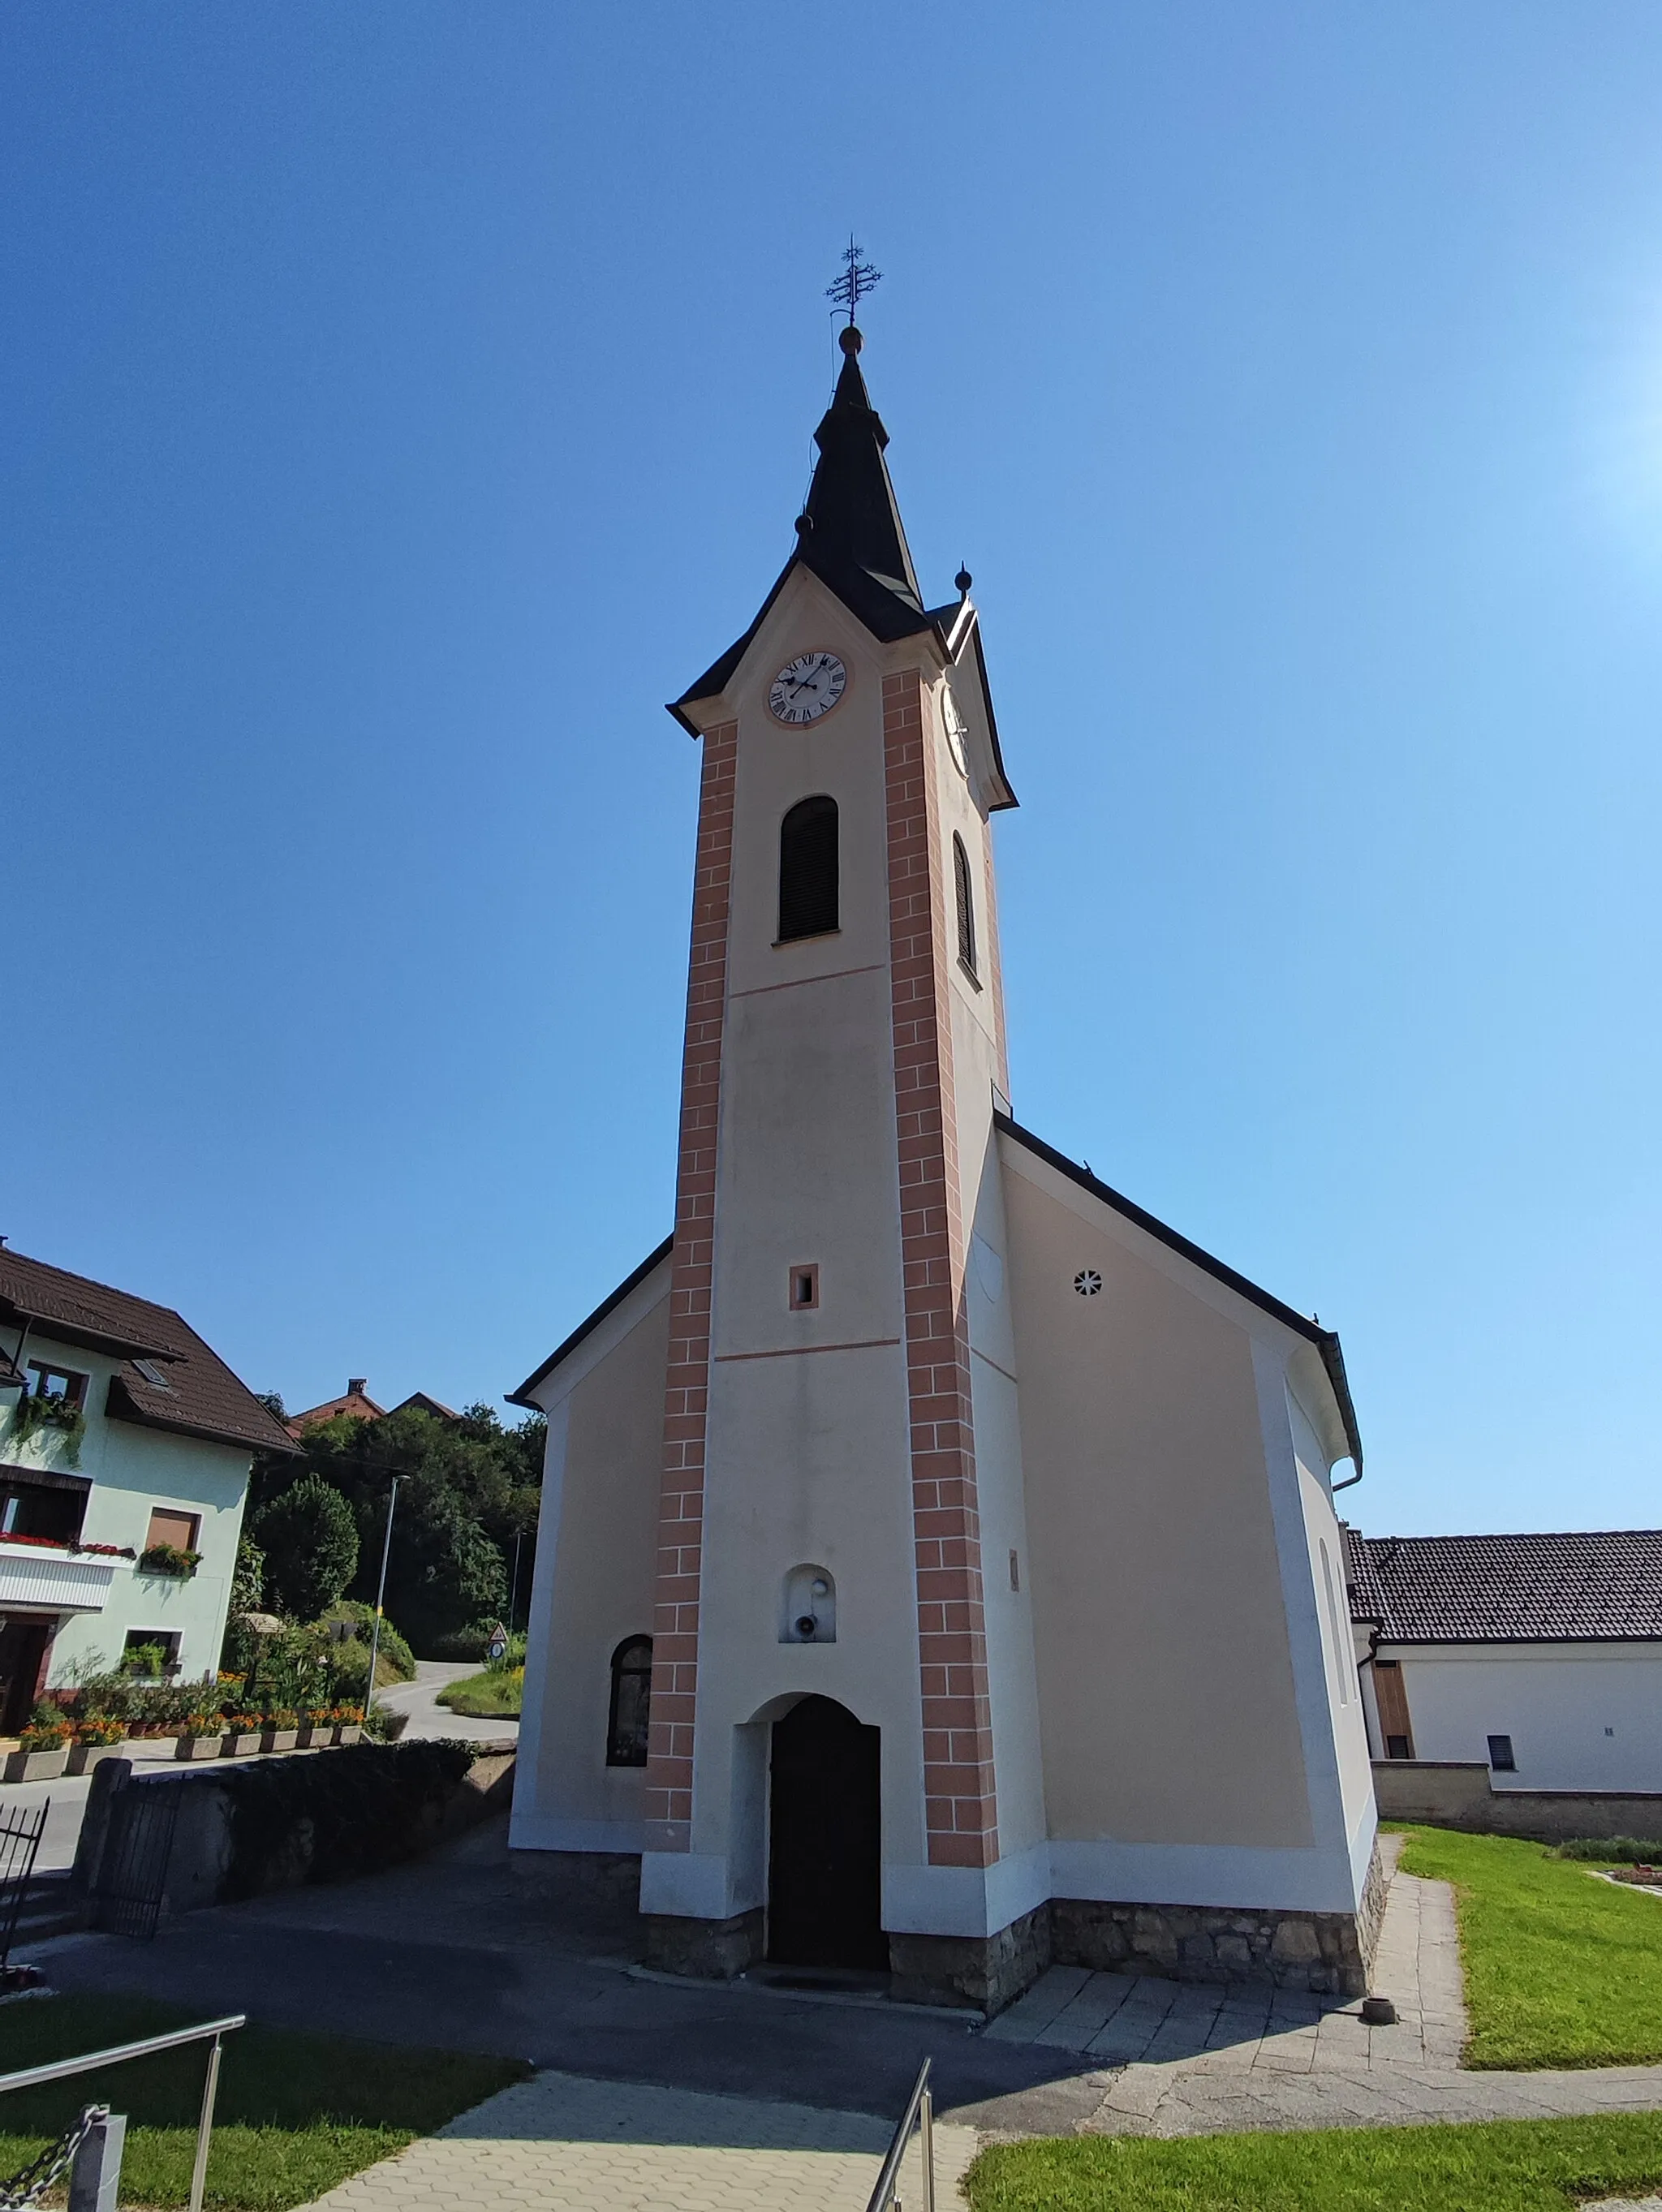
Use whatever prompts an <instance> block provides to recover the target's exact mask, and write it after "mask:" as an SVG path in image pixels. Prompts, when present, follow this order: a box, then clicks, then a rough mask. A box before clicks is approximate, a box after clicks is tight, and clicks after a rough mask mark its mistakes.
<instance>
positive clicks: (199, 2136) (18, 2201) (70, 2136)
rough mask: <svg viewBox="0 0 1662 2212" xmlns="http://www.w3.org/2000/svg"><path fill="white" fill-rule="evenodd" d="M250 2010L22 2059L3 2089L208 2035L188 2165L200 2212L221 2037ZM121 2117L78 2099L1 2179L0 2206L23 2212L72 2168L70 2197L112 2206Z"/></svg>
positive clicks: (195, 2210) (101, 2207) (194, 2208)
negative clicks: (36, 2151)
mask: <svg viewBox="0 0 1662 2212" xmlns="http://www.w3.org/2000/svg"><path fill="white" fill-rule="evenodd" d="M247 2017H248V2015H247V2013H241V2012H238V2013H231V2014H228V2015H227V2016H226V2018H225V2019H223V2020H209V2021H204V2022H203V2023H202V2025H201V2027H176V2028H174V2030H173V2031H172V2032H171V2033H169V2034H167V2035H147V2036H146V2037H145V2038H144V2039H143V2042H142V2043H118V2044H116V2045H113V2047H112V2048H111V2049H110V2050H108V2051H88V2052H87V2053H86V2055H85V2056H84V2057H81V2058H55V2059H53V2060H52V2062H51V2063H49V2064H47V2065H45V2066H26V2067H24V2068H23V2069H22V2071H21V2073H17V2074H0V2097H3V2096H4V2095H5V2093H6V2092H7V2091H8V2090H9V2089H38V2088H40V2087H44V2085H45V2084H46V2082H48V2081H69V2080H70V2079H71V2077H72V2076H73V2075H76V2074H95V2073H97V2072H98V2071H99V2069H100V2068H101V2067H105V2066H120V2065H124V2064H125V2063H126V2061H127V2060H128V2059H130V2058H149V2057H154V2055H155V2052H157V2051H177V2050H179V2049H180V2048H181V2046H182V2045H185V2044H187V2043H206V2044H207V2045H209V2051H208V2071H207V2075H206V2077H205V2078H204V2081H203V2085H202V2117H201V2118H200V2119H199V2120H198V2123H197V2130H196V2165H195V2166H194V2167H193V2168H192V2173H191V2208H190V2212H202V2192H203V2190H204V2187H205V2186H206V2184H207V2179H208V2145H209V2142H210V2140H211V2138H212V2136H213V2132H214V2103H215V2100H216V2098H217V2097H218V2094H219V2054H220V2046H221V2044H222V2040H223V2039H224V2038H225V2037H226V2036H228V2035H229V2034H230V2033H232V2031H233V2030H234V2029H235V2028H239V2027H242V2026H244V2025H245V2023H246V2022H247ZM125 2130H126V2121H125V2118H122V2117H121V2116H120V2115H119V2114H113V2113H112V2112H111V2111H110V2108H109V2106H107V2105H87V2106H82V2111H81V2113H80V2115H79V2117H78V2118H76V2120H75V2121H74V2122H73V2123H72V2124H70V2126H69V2127H68V2128H66V2129H65V2130H64V2133H63V2134H62V2135H61V2136H58V2139H57V2141H56V2142H51V2143H48V2144H47V2146H46V2149H45V2150H44V2151H43V2152H41V2154H40V2156H39V2157H38V2158H36V2159H33V2160H31V2161H30V2163H29V2164H28V2165H27V2166H25V2167H24V2169H23V2171H22V2172H21V2173H16V2174H13V2175H12V2176H11V2177H10V2179H8V2180H6V2181H0V2207H3V2208H4V2212H23V2208H25V2207H27V2206H30V2205H33V2204H38V2203H39V2202H40V2198H41V2197H43V2196H44V2195H45V2194H46V2191H47V2190H49V2189H50V2188H52V2186H53V2185H54V2184H55V2183H56V2182H57V2181H58V2180H59V2179H61V2178H62V2176H63V2173H64V2170H65V2169H66V2168H69V2169H70V2170H71V2179H70V2203H71V2204H72V2205H75V2204H87V2205H90V2206H95V2207H97V2208H98V2212H114V2206H115V2203H116V2194H117V2188H118V2185H119V2181H120V2176H121V2146H122V2142H123V2140H124V2137H125Z"/></svg>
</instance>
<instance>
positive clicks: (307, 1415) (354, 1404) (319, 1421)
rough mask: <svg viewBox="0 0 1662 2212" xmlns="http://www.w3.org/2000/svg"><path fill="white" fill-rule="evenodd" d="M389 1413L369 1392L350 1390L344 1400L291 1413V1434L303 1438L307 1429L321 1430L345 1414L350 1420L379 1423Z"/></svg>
mask: <svg viewBox="0 0 1662 2212" xmlns="http://www.w3.org/2000/svg"><path fill="white" fill-rule="evenodd" d="M386 1411H387V1408H386V1407H385V1406H378V1405H377V1404H376V1403H375V1401H374V1399H373V1398H372V1397H371V1396H370V1395H369V1394H368V1391H367V1390H364V1389H348V1390H347V1393H346V1395H345V1396H344V1398H328V1399H326V1400H325V1401H324V1402H323V1404H322V1405H320V1406H308V1407H307V1408H306V1411H305V1412H304V1413H290V1414H289V1435H290V1436H291V1437H298V1436H301V1435H303V1434H304V1433H305V1431H307V1429H319V1428H321V1427H322V1425H323V1424H324V1423H325V1422H326V1421H333V1420H338V1419H339V1418H340V1416H341V1415H342V1414H343V1413H344V1414H345V1415H346V1417H347V1419H349V1420H353V1421H378V1420H380V1417H381V1415H382V1414H383V1413H385V1412H386Z"/></svg>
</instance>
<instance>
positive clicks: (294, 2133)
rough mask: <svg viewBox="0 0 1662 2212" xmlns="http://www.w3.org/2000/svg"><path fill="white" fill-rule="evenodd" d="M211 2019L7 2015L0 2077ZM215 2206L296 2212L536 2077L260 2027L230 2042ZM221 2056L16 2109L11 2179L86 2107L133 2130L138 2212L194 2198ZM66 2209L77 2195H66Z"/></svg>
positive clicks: (101, 2013)
mask: <svg viewBox="0 0 1662 2212" xmlns="http://www.w3.org/2000/svg"><path fill="white" fill-rule="evenodd" d="M199 2017H201V2015H197V2014H192V2013H183V2012H180V2010H179V2009H178V2008H177V2007H176V2006H174V2005H159V2004H153V2003H151V2002H149V2001H148V2000H146V1999H144V1998H141V1997H102V1996H61V1997H38V1998H35V1997H32V1998H29V1999H27V2000H26V2001H25V2002H21V2003H17V2004H9V2005H4V2006H0V2073H9V2072H11V2071H13V2070H14V2069H17V2068H21V2067H23V2066H30V2065H42V2064H45V2063H46V2061H47V2060H49V2059H52V2058H70V2057H75V2056H76V2055H77V2054H78V2053H79V2052H82V2051H101V2050H106V2049H107V2048H108V2047H109V2046H110V2045H113V2044H117V2043H136V2042H137V2041H138V2040H139V2039H140V2038H141V2037H143V2036H146V2035H156V2034H160V2033H161V2032H162V2031H163V2030H164V2029H166V2028H170V2027H190V2026H192V2025H193V2024H194V2022H195V2021H196V2020H197V2019H198V2018H199ZM224 2052H225V2055H224V2062H223V2064H222V2068H221V2069H220V2076H219V2100H218V2103H217V2106H216V2124H215V2127H214V2140H213V2148H212V2151H211V2153H210V2156H209V2160H208V2195H207V2201H208V2203H210V2204H212V2205H220V2206H224V2207H226V2208H228V2212H287V2208H288V2207H289V2206H290V2205H293V2204H304V2203H308V2202H309V2201H310V2200H311V2199H312V2198H313V2197H318V2196H320V2195H321V2194H322V2192H323V2191H325V2190H326V2189H332V2188H333V2187H334V2186H335V2185H336V2183H337V2182H339V2181H344V2180H345V2179H346V2178H347V2177H348V2175H349V2174H353V2173H356V2172H359V2171H360V2170H361V2169H362V2167H364V2166H373V2165H374V2162H375V2160H377V2159H381V2158H388V2157H390V2156H391V2155H392V2154H393V2152H394V2151H396V2150H401V2149H402V2148H404V2146H405V2143H407V2142H411V2140H412V2139H413V2138H414V2137H415V2136H424V2135H430V2134H431V2133H432V2132H433V2130H435V2128H438V2127H441V2126H442V2125H443V2124H444V2123H445V2121H446V2120H448V2119H452V2118H454V2116H455V2115H456V2114H457V2113H458V2112H466V2109H467V2107H468V2106H470V2105H477V2104H478V2103H479V2102H480V2101H481V2100H483V2099H484V2098H486V2097H489V2096H491V2095H493V2094H494V2093H495V2092H496V2090H498V2089H502V2088H505V2087H507V2086H508V2083H509V2082H510V2081H522V2080H523V2079H524V2078H525V2076H526V2075H527V2074H528V2073H529V2072H530V2070H531V2069H530V2068H529V2067H528V2066H525V2065H522V2064H521V2063H520V2062H519V2061H518V2060H516V2059H512V2058H490V2057H478V2056H477V2055H475V2054H474V2053H472V2052H471V2051H414V2050H404V2049H395V2048H393V2046H391V2045H386V2044H377V2043H354V2042H349V2041H348V2040H347V2039H345V2038H344V2037H340V2036H328V2035H309V2034H302V2033H296V2032H295V2031H293V2030H291V2029H288V2028H276V2027H258V2026H255V2025H253V2024H251V2025H250V2026H248V2027H244V2028H240V2029H239V2030H238V2031H237V2033H235V2034H234V2035H228V2036H227V2037H226V2039H225V2046H224ZM206 2063H207V2045H205V2044H199V2045H196V2046H195V2047H194V2048H193V2049H188V2050H185V2051H167V2052H164V2053H163V2054H162V2055H161V2057H157V2058H146V2059H139V2060H137V2061H135V2062H134V2063H132V2064H131V2065H127V2066H116V2067H112V2068H111V2069H109V2070H108V2071H107V2073H104V2074H101V2075H100V2074H86V2075H77V2076H76V2079H75V2080H73V2081H59V2082H54V2083H53V2084H52V2086H51V2087H48V2088H45V2089H27V2090H22V2091H18V2092H15V2093H13V2094H11V2095H9V2096H7V2097H0V2129H3V2130H4V2132H3V2133H0V2179H4V2178H5V2177H6V2176H7V2175H9V2174H12V2173H15V2172H17V2170H18V2168H19V2167H20V2166H24V2165H25V2164H27V2161H28V2160H30V2159H31V2158H33V2156H34V2154H35V2153H36V2152H37V2151H38V2150H39V2149H40V2148H41V2147H42V2145H43V2144H44V2143H45V2142H47V2141H48V2140H49V2139H50V2138H51V2137H52V2136H55V2135H57V2134H58V2132H59V2131H60V2130H62V2129H63V2128H64V2126H65V2125H66V2124H68V2122H69V2121H70V2120H71V2119H73V2118H74V2117H75V2115H76V2112H79V2111H80V2109H81V2107H82V2105H89V2104H107V2105H109V2106H112V2107H113V2109H114V2110H115V2111H116V2112H125V2113H126V2114H127V2116H128V2123H127V2145H126V2154H125V2157H124V2159H123V2160H122V2168H121V2201H122V2203H124V2204H142V2205H147V2206H156V2207H171V2206H174V2205H182V2204H183V2203H185V2202H186V2199H187V2198H188V2197H189V2195H190V2191H191V2166H192V2160H194V2158H195V2156H196V2124H197V2118H198V2113H199V2112H200V2110H201V2106H202V2080H203V2072H204V2067H205V2065H206ZM60 2200H61V2191H60Z"/></svg>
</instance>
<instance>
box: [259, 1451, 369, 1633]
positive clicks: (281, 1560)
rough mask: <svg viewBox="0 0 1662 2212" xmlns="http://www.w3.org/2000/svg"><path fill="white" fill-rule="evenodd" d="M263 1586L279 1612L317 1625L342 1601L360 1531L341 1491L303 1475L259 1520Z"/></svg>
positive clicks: (352, 1571) (353, 1566) (353, 1570)
mask: <svg viewBox="0 0 1662 2212" xmlns="http://www.w3.org/2000/svg"><path fill="white" fill-rule="evenodd" d="M258 1525H259V1540H260V1542H261V1544H262V1545H263V1547H265V1581H266V1586H267V1588H268V1589H270V1590H271V1595H272V1597H273V1599H274V1600H275V1601H276V1603H277V1607H278V1608H279V1610H280V1611H282V1612H283V1613H287V1614H288V1615H289V1617H290V1619H291V1620H316V1619H317V1618H318V1616H319V1614H320V1613H324V1612H326V1610H327V1609H328V1607H330V1606H332V1605H333V1604H334V1603H335V1601H336V1600H337V1599H338V1598H339V1597H341V1596H342V1595H344V1592H345V1589H346V1586H347V1584H348V1583H350V1581H351V1579H352V1577H353V1575H354V1574H355V1573H356V1570H357V1564H358V1531H357V1525H356V1522H355V1520H354V1518H353V1515H352V1509H351V1507H350V1505H349V1504H347V1502H346V1500H345V1498H343V1497H342V1496H341V1494H340V1492H339V1491H338V1490H337V1489H335V1488H333V1487H332V1485H330V1484H329V1483H327V1482H326V1481H325V1480H323V1479H322V1477H321V1476H320V1475H316V1474H307V1475H302V1476H301V1479H300V1480H299V1481H298V1482H296V1483H295V1484H294V1485H293V1486H292V1487H291V1488H290V1489H288V1490H285V1491H284V1492H283V1495H282V1496H281V1497H280V1498H273V1499H272V1501H271V1504H269V1505H268V1506H267V1507H266V1508H265V1511H264V1512H263V1513H262V1514H261V1515H260V1516H259V1524H258Z"/></svg>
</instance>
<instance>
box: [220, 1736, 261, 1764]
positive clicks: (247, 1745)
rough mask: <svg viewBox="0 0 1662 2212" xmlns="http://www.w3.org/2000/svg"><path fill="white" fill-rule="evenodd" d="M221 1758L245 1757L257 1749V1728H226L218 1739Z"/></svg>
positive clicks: (248, 1756)
mask: <svg viewBox="0 0 1662 2212" xmlns="http://www.w3.org/2000/svg"><path fill="white" fill-rule="evenodd" d="M219 1749H220V1756H221V1757H222V1759H247V1758H250V1757H251V1756H252V1755H253V1753H255V1752H257V1751H258V1750H259V1729H227V1730H226V1732H225V1734H224V1735H222V1737H221V1738H220V1740H219Z"/></svg>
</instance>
